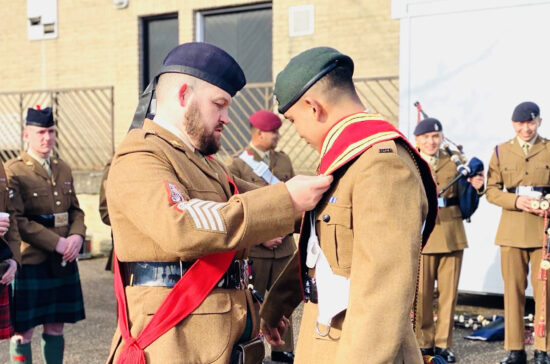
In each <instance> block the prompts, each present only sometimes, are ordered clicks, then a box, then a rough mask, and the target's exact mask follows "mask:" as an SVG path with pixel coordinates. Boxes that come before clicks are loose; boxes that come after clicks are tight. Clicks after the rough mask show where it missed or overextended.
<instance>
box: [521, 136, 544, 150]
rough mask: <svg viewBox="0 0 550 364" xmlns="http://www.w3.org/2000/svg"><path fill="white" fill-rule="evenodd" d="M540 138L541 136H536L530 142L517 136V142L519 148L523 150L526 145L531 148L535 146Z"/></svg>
mask: <svg viewBox="0 0 550 364" xmlns="http://www.w3.org/2000/svg"><path fill="white" fill-rule="evenodd" d="M538 136H539V135H538V134H537V135H535V136H534V137H533V138H532V139H531V140H529V141H525V140H523V139H521V138H520V137H519V136H517V137H516V138H517V140H518V143H519V146H520V147H522V148H523V146H524V145H525V144H529V146H530V147H532V146H533V144H535V142H536V141H537V137H538Z"/></svg>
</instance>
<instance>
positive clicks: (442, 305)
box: [416, 150, 468, 348]
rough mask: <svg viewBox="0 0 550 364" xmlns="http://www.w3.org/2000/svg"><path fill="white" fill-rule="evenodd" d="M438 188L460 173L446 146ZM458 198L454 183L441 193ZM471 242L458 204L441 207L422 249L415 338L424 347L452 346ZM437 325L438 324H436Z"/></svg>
mask: <svg viewBox="0 0 550 364" xmlns="http://www.w3.org/2000/svg"><path fill="white" fill-rule="evenodd" d="M432 168H433V167H432ZM432 173H433V176H434V179H435V182H436V184H437V186H438V188H439V189H441V188H444V187H445V186H447V185H448V184H449V183H450V182H451V181H452V180H453V179H454V178H455V177H456V174H457V171H456V164H455V163H454V162H453V161H452V160H451V156H450V155H449V154H448V153H447V152H445V151H444V150H440V151H439V157H438V158H437V163H436V165H435V169H434V170H433V171H432ZM441 197H443V198H446V199H457V198H458V184H457V183H455V184H454V185H453V186H452V187H450V188H449V189H448V190H447V191H445V193H443V195H442V196H441ZM467 246H468V243H467V240H466V233H465V231H464V225H463V223H462V213H461V212H460V208H459V206H458V205H452V206H447V207H442V208H440V209H439V212H438V217H437V220H436V224H435V228H434V230H433V231H432V234H431V235H430V238H429V239H428V243H427V244H426V246H425V247H424V249H423V250H422V257H421V263H420V274H419V283H418V303H417V312H416V338H417V340H418V345H419V346H420V347H421V348H432V347H433V346H434V345H435V346H437V347H440V348H450V347H451V345H452V343H453V322H454V309H455V303H456V297H457V290H458V279H459V277H460V268H461V265H462V255H463V250H464V248H466V247H467ZM436 280H437V290H438V291H439V297H438V299H437V325H434V319H433V298H434V283H435V281H436ZM434 326H435V327H434Z"/></svg>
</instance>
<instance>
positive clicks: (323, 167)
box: [319, 112, 437, 246]
mask: <svg viewBox="0 0 550 364" xmlns="http://www.w3.org/2000/svg"><path fill="white" fill-rule="evenodd" d="M394 139H400V140H401V141H403V142H404V144H405V145H406V146H408V147H409V150H410V152H411V156H412V157H413V158H414V159H415V162H416V165H417V166H418V169H419V171H420V176H421V177H422V182H423V184H424V189H425V191H426V196H427V198H428V206H429V210H428V215H427V217H426V223H425V225H424V230H423V232H422V246H424V244H426V242H427V241H428V237H429V236H430V234H431V232H432V230H433V228H434V226H435V219H436V216H437V194H436V186H435V182H434V180H433V177H432V173H431V171H430V166H429V165H428V163H427V162H426V161H425V160H424V159H423V158H422V157H421V156H420V154H418V151H417V150H416V148H414V147H413V146H412V145H411V144H410V143H409V141H408V140H407V138H406V137H405V136H404V135H403V134H401V132H399V131H398V130H397V129H396V128H395V127H394V126H393V125H391V124H390V123H388V122H387V121H385V120H383V119H382V116H381V115H380V114H370V113H365V112H361V113H357V114H353V115H350V116H348V117H345V118H344V119H342V120H341V121H339V122H337V123H336V124H335V125H334V126H333V127H332V128H331V129H330V130H329V132H328V133H327V135H326V137H325V140H324V141H323V146H322V148H321V163H320V164H319V174H324V175H329V174H333V173H334V172H335V171H337V170H338V169H340V168H341V167H343V166H345V165H347V164H348V163H350V162H352V161H353V160H355V158H357V157H359V156H360V155H361V154H362V153H363V152H365V151H367V150H368V149H370V148H371V147H372V146H373V145H375V144H377V143H381V142H384V141H388V140H394Z"/></svg>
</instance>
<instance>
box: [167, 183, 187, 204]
mask: <svg viewBox="0 0 550 364" xmlns="http://www.w3.org/2000/svg"><path fill="white" fill-rule="evenodd" d="M164 187H165V188H166V193H167V195H168V203H169V204H170V206H172V205H175V204H177V203H180V202H182V201H184V200H185V198H183V195H182V194H181V192H180V190H178V188H177V187H176V185H175V184H173V183H171V182H168V181H164Z"/></svg>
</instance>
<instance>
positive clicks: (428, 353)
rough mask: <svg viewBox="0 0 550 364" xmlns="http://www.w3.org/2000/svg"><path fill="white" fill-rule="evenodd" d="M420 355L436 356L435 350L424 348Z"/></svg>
mask: <svg viewBox="0 0 550 364" xmlns="http://www.w3.org/2000/svg"><path fill="white" fill-rule="evenodd" d="M420 354H422V356H424V355H429V356H434V348H424V349H422V348H421V349H420Z"/></svg>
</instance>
